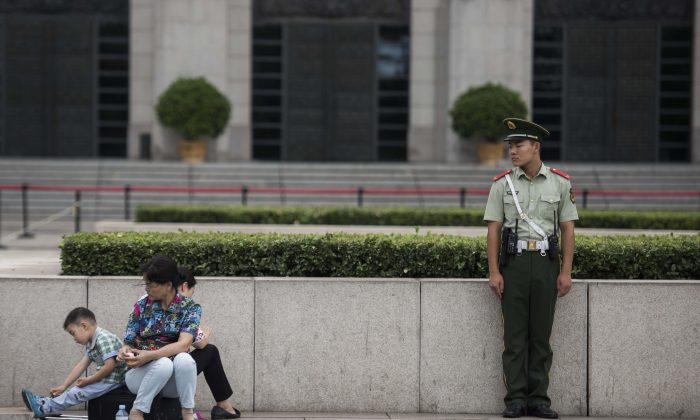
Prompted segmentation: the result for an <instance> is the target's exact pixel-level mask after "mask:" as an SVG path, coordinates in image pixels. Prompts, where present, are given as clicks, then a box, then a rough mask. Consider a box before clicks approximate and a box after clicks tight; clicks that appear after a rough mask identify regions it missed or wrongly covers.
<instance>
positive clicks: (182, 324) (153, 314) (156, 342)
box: [124, 293, 202, 350]
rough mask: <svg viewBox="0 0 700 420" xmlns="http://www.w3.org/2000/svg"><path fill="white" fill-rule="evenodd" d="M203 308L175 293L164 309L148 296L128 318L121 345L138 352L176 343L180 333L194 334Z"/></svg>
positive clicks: (137, 303)
mask: <svg viewBox="0 0 700 420" xmlns="http://www.w3.org/2000/svg"><path fill="white" fill-rule="evenodd" d="M201 317H202V307H201V306H199V304H197V303H195V302H194V300H192V299H191V298H188V297H184V296H182V295H180V294H179V293H177V294H176V295H175V299H173V301H172V302H171V303H170V306H169V307H168V308H167V310H164V309H163V308H162V307H161V305H160V301H158V300H156V301H153V300H151V299H150V298H149V297H148V296H145V297H143V298H141V299H139V300H138V301H137V302H136V303H135V304H134V309H133V311H132V312H131V315H129V322H128V323H127V325H126V332H125V333H124V344H128V345H129V346H131V347H134V348H137V349H141V350H157V349H159V348H161V347H163V346H165V345H167V344H171V343H175V342H176V341H177V340H178V337H179V336H180V333H181V332H186V333H189V334H192V336H193V337H194V336H196V335H197V330H198V329H199V320H200V318H201Z"/></svg>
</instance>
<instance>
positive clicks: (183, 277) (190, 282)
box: [177, 267, 197, 287]
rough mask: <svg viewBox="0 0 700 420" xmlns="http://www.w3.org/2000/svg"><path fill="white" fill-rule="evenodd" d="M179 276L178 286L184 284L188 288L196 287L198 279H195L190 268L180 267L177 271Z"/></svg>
mask: <svg viewBox="0 0 700 420" xmlns="http://www.w3.org/2000/svg"><path fill="white" fill-rule="evenodd" d="M177 274H178V276H179V277H180V281H179V282H178V284H177V285H178V287H179V286H180V285H181V284H182V283H187V287H194V286H195V285H196V284H197V279H195V278H194V276H193V275H192V272H191V271H190V269H189V268H187V267H180V268H178V269H177Z"/></svg>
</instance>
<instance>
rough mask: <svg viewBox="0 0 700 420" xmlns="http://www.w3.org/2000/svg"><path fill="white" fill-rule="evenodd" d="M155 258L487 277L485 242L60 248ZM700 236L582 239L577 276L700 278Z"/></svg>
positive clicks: (189, 241) (113, 260) (96, 258)
mask: <svg viewBox="0 0 700 420" xmlns="http://www.w3.org/2000/svg"><path fill="white" fill-rule="evenodd" d="M155 254H164V255H168V256H170V257H172V258H173V259H174V260H175V261H176V262H177V263H178V264H179V265H182V266H187V267H190V268H191V269H192V270H193V272H194V274H195V275H199V276H243V277H252V276H307V277H388V278H391V277H417V278H429V277H432V278H449V277H454V278H483V277H486V276H487V271H488V264H487V261H486V240H485V238H484V237H462V236H450V235H425V236H423V235H384V234H369V235H351V234H343V233H340V234H338V233H333V234H324V235H289V234H288V235H283V234H242V233H142V232H128V233H88V232H86V233H77V234H74V235H70V236H68V237H66V238H65V239H64V241H63V243H62V244H61V262H62V268H63V274H67V275H138V274H139V266H140V264H141V263H142V262H143V261H145V260H146V259H147V258H149V257H151V256H152V255H155ZM699 254H700V235H680V236H673V235H668V236H605V237H586V236H579V237H578V238H577V245H576V256H575V259H574V273H573V275H574V277H575V278H588V279H700V263H699V262H698V261H699V259H698V258H697V255H699Z"/></svg>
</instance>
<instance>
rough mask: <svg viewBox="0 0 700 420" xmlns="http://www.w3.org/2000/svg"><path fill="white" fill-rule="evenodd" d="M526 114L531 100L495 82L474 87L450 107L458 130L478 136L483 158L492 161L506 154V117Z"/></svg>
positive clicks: (467, 134) (482, 159)
mask: <svg viewBox="0 0 700 420" xmlns="http://www.w3.org/2000/svg"><path fill="white" fill-rule="evenodd" d="M526 116H527V104H525V101H524V100H523V99H522V97H521V96H520V94H519V93H518V92H516V91H514V90H511V89H509V88H507V87H505V86H503V85H501V84H498V83H491V82H488V83H486V84H484V85H480V86H472V87H470V88H469V89H467V91H466V92H464V93H462V94H461V95H460V96H459V97H458V98H457V99H456V100H455V102H454V104H453V105H452V109H450V117H452V129H453V130H454V132H455V133H457V134H458V135H459V136H460V137H461V138H462V139H465V140H466V139H469V138H476V139H478V140H479V143H478V144H477V148H478V154H479V161H480V162H482V163H486V164H490V165H495V164H496V163H497V162H498V161H499V160H501V159H502V158H503V150H504V144H503V142H502V139H503V136H504V135H505V128H504V127H503V119H504V118H508V117H515V118H525V117H526Z"/></svg>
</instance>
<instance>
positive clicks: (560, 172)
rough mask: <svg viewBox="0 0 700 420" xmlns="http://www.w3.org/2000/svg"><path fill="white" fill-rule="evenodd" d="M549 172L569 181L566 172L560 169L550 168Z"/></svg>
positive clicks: (569, 176) (569, 177)
mask: <svg viewBox="0 0 700 420" xmlns="http://www.w3.org/2000/svg"><path fill="white" fill-rule="evenodd" d="M549 170H550V171H552V172H554V173H555V174H557V175H559V176H560V177H562V178H566V179H571V175H569V174H567V173H566V172H564V171H562V170H561V169H557V168H552V167H550V168H549Z"/></svg>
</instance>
